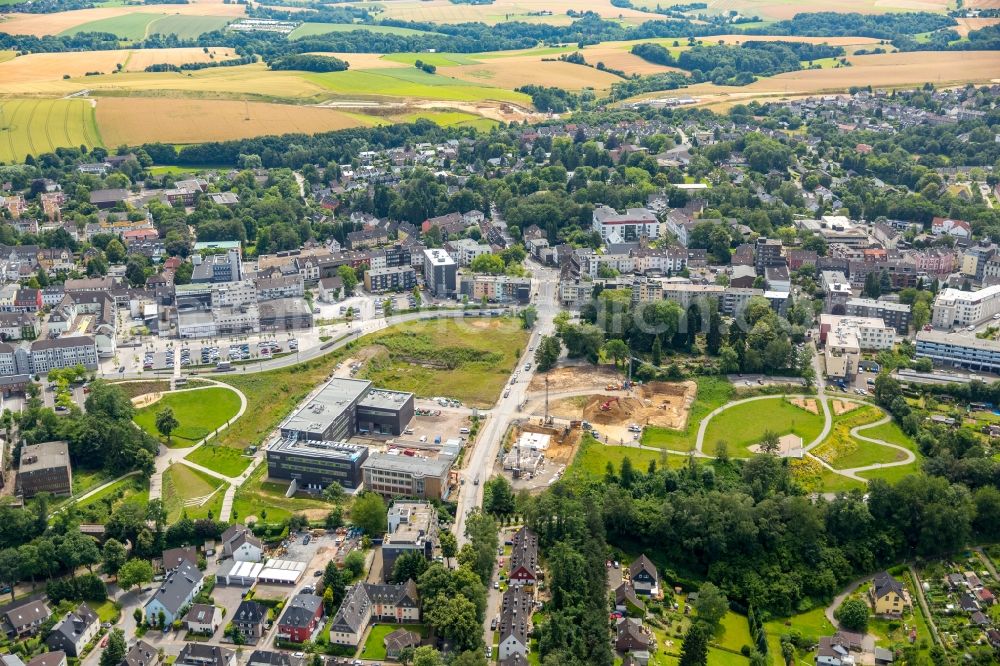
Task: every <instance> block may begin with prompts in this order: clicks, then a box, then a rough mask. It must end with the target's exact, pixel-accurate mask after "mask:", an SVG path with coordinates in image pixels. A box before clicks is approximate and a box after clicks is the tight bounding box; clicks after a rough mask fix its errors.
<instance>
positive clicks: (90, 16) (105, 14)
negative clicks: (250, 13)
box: [0, 2, 245, 37]
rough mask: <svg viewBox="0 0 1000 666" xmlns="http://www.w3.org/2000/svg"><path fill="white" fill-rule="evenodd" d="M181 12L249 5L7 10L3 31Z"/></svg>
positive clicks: (44, 31) (41, 30)
mask: <svg viewBox="0 0 1000 666" xmlns="http://www.w3.org/2000/svg"><path fill="white" fill-rule="evenodd" d="M135 13H147V14H181V15H184V16H243V15H244V14H245V5H237V4H231V5H229V4H223V3H221V2H197V3H191V4H187V5H129V6H127V7H94V8H93V9H77V10H74V11H69V12H56V13H54V14H16V13H15V14H6V15H4V17H3V18H4V20H2V21H0V32H6V33H10V34H13V35H35V36H36V37H41V36H44V35H58V34H59V33H60V32H62V31H64V30H69V29H70V28H75V27H76V26H78V25H83V24H84V23H90V22H91V21H99V20H101V19H109V18H114V17H116V16H124V15H125V14H135Z"/></svg>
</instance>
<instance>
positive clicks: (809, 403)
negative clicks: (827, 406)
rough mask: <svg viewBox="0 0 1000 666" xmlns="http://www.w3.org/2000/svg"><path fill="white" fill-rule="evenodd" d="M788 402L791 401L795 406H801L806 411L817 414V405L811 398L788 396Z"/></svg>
mask: <svg viewBox="0 0 1000 666" xmlns="http://www.w3.org/2000/svg"><path fill="white" fill-rule="evenodd" d="M788 402H790V403H792V404H793V405H795V406H796V407H801V408H802V409H804V410H806V411H807V412H811V413H813V414H819V406H818V405H817V404H816V401H815V400H813V399H812V398H790V399H789V400H788Z"/></svg>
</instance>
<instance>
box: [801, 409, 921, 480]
mask: <svg viewBox="0 0 1000 666" xmlns="http://www.w3.org/2000/svg"><path fill="white" fill-rule="evenodd" d="M882 417H883V413H882V410H880V409H878V408H876V407H861V408H859V409H855V410H853V411H850V412H847V413H846V414H841V415H839V416H835V417H834V420H833V429H832V430H831V431H830V436H829V437H827V438H826V439H825V440H824V441H823V443H822V444H820V445H819V446H818V447H816V448H815V449H814V450H813V455H815V456H816V457H817V458H820V459H821V460H825V461H826V462H828V463H830V465H832V466H833V467H835V468H836V469H853V468H855V467H864V466H866V465H874V464H878V463H889V462H895V461H897V460H903V459H904V458H905V457H906V456H905V454H904V453H903V452H902V451H898V450H896V449H892V448H889V447H887V446H881V445H879V444H875V443H872V442H866V441H863V440H860V439H858V438H857V437H854V436H852V435H851V430H852V429H853V428H855V427H858V426H862V425H866V424H871V423H875V422H876V421H878V420H879V419H881V418H882ZM873 430H875V428H872V429H871V430H861V431H859V434H862V435H865V436H866V437H869V438H872V439H878V436H877V435H873V434H872V431H873ZM899 434H900V435H902V433H899Z"/></svg>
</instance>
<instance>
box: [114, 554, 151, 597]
mask: <svg viewBox="0 0 1000 666" xmlns="http://www.w3.org/2000/svg"><path fill="white" fill-rule="evenodd" d="M152 580H153V565H152V564H150V563H149V562H148V561H146V560H140V559H132V560H129V561H128V562H126V563H125V564H123V565H121V567H119V569H118V587H120V588H121V589H123V590H127V589H129V588H130V587H141V586H142V584H143V583H148V582H150V581H152Z"/></svg>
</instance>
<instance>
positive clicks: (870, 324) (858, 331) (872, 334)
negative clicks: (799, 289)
mask: <svg viewBox="0 0 1000 666" xmlns="http://www.w3.org/2000/svg"><path fill="white" fill-rule="evenodd" d="M819 339H820V343H821V344H823V345H825V347H826V349H825V358H826V374H827V376H829V377H848V376H850V375H853V374H855V373H856V372H857V371H858V362H859V361H860V360H861V352H862V351H880V350H883V349H892V347H893V345H894V344H895V343H896V329H894V328H893V327H892V326H886V324H885V322H884V321H882V320H881V319H878V318H876V317H848V316H841V315H831V314H824V315H820V319H819Z"/></svg>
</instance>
